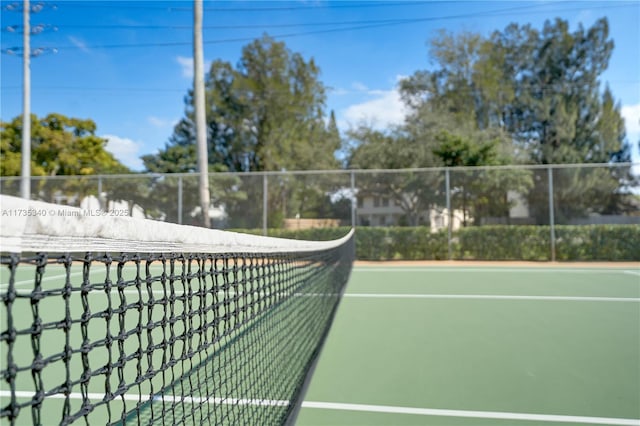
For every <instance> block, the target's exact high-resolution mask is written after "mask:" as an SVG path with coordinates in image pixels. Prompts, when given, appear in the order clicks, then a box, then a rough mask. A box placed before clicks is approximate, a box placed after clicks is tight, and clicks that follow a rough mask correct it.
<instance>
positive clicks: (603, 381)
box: [297, 266, 640, 426]
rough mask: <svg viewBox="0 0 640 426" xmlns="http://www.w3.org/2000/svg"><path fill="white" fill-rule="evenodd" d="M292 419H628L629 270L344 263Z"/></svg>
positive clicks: (638, 320)
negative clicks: (339, 288) (347, 274)
mask: <svg viewBox="0 0 640 426" xmlns="http://www.w3.org/2000/svg"><path fill="white" fill-rule="evenodd" d="M297 424H298V425H300V426H305V425H498V426H500V425H547V426H548V425H556V424H558V425H559V424H564V425H566V424H618V425H640V270H639V269H638V268H637V267H636V268H626V269H624V268H615V267H612V268H582V269H579V268H571V267H553V268H546V267H531V268H515V267H451V268H449V267H421V268H418V267H411V268H409V267H385V266H369V267H364V266H363V267H356V268H355V269H354V271H353V273H352V277H351V280H350V282H349V285H348V287H347V290H346V294H345V297H344V299H343V300H342V302H341V305H340V307H339V310H338V313H337V316H336V320H335V322H334V324H333V327H332V329H331V332H330V334H329V337H328V339H327V341H326V344H325V347H324V349H323V352H322V355H321V357H320V360H319V362H318V365H317V368H316V370H315V374H314V376H313V379H312V381H311V384H310V386H309V389H308V391H307V394H306V396H305V402H304V403H303V407H302V409H301V411H300V414H299V416H298V422H297Z"/></svg>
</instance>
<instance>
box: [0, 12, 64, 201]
mask: <svg viewBox="0 0 640 426" xmlns="http://www.w3.org/2000/svg"><path fill="white" fill-rule="evenodd" d="M45 7H50V8H52V9H56V8H57V7H56V6H54V5H45V4H44V3H37V4H35V5H31V4H30V1H29V0H23V1H22V28H20V25H9V26H6V27H3V28H2V31H3V32H8V33H15V32H19V31H20V30H22V47H21V48H20V47H11V48H7V49H2V53H6V54H9V55H16V56H17V55H18V53H19V52H20V51H22V149H21V156H22V159H21V172H20V196H21V197H22V198H25V199H30V198H31V57H32V56H33V57H36V56H39V55H42V54H43V53H46V52H53V53H56V52H57V50H56V49H54V48H48V47H37V48H35V49H31V34H32V33H33V34H40V33H41V32H43V31H45V30H46V29H53V30H54V31H57V30H58V29H57V28H56V27H53V26H50V25H46V24H38V25H36V26H34V27H33V28H32V27H31V23H30V15H31V12H35V13H37V12H40V11H41V10H42V9H43V8H45ZM2 9H3V10H6V11H10V12H14V11H15V12H17V11H19V10H20V3H18V2H15V3H11V4H8V5H5V6H3V7H2Z"/></svg>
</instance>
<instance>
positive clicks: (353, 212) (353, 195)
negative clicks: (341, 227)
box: [350, 170, 358, 228]
mask: <svg viewBox="0 0 640 426" xmlns="http://www.w3.org/2000/svg"><path fill="white" fill-rule="evenodd" d="M350 174H351V227H352V228H355V227H356V205H357V202H358V199H357V196H356V175H355V173H354V171H353V170H351V172H350Z"/></svg>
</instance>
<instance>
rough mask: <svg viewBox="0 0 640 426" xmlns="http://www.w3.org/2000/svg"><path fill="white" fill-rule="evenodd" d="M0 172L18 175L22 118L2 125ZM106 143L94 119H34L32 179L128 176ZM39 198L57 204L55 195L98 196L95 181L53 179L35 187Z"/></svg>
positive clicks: (49, 117) (54, 117)
mask: <svg viewBox="0 0 640 426" xmlns="http://www.w3.org/2000/svg"><path fill="white" fill-rule="evenodd" d="M0 126H1V128H0V153H1V155H0V173H1V174H2V176H19V175H20V162H21V149H22V117H21V116H19V117H16V118H14V119H13V120H12V121H10V122H1V123H0ZM106 144H107V140H106V139H103V138H100V137H98V136H96V124H95V123H94V122H93V121H92V120H83V119H79V118H69V117H66V116H64V115H62V114H49V115H47V116H46V117H43V118H38V117H37V116H36V115H32V116H31V174H32V176H49V177H53V176H63V175H64V176H66V175H73V176H91V175H96V174H113V173H128V172H129V169H128V168H127V167H125V166H124V165H123V164H121V163H120V162H119V161H118V160H116V159H115V157H114V156H113V155H112V154H111V153H109V152H108V151H107V150H106V149H105V147H106ZM36 190H37V191H38V197H42V198H44V199H47V200H49V201H54V199H53V196H54V195H55V194H56V193H63V194H64V195H67V196H73V195H77V194H79V193H82V194H86V195H88V194H91V193H93V194H94V195H97V186H96V185H95V182H90V180H89V178H81V177H78V178H75V179H73V180H70V179H65V180H64V181H62V183H59V184H57V182H56V181H55V180H53V179H46V180H44V179H43V180H41V181H39V182H38V183H37V185H36Z"/></svg>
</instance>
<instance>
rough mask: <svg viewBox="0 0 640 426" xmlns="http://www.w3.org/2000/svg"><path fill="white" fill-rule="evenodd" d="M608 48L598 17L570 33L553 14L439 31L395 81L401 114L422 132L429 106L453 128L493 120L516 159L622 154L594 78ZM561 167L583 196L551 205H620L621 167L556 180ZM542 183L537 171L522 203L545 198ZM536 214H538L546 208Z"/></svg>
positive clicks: (614, 118) (581, 159)
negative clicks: (496, 27) (537, 22)
mask: <svg viewBox="0 0 640 426" xmlns="http://www.w3.org/2000/svg"><path fill="white" fill-rule="evenodd" d="M613 47H614V45H613V41H612V40H611V39H610V38H609V28H608V23H607V20H606V19H600V20H598V21H597V22H596V23H595V24H594V25H593V26H592V27H591V28H588V29H584V28H583V27H582V26H580V27H578V29H577V30H575V31H573V32H570V31H569V25H568V23H567V22H566V21H563V20H560V19H556V20H553V21H547V22H546V23H545V25H544V27H543V28H542V30H540V31H539V30H536V29H533V28H532V27H531V26H530V25H524V26H519V25H517V24H511V25H509V26H508V27H507V28H506V29H505V30H504V31H496V32H494V33H493V34H492V35H491V36H490V37H487V38H485V37H482V36H480V35H477V34H472V33H460V34H452V33H447V32H441V33H440V34H439V35H438V36H437V37H435V38H434V39H433V40H432V41H431V49H430V58H431V59H432V60H433V61H434V63H435V67H434V68H433V69H431V70H429V71H417V72H416V73H414V74H413V75H412V76H411V77H410V78H408V79H406V80H405V81H403V82H402V83H401V87H400V88H401V93H402V96H403V99H404V100H405V102H406V103H407V105H409V106H410V107H411V108H412V113H411V116H410V119H409V120H408V121H413V123H414V129H415V130H417V131H418V133H421V134H428V132H429V130H430V129H432V128H433V127H437V126H424V125H422V124H421V121H424V120H425V118H426V119H429V117H430V115H431V116H433V114H446V115H448V116H449V117H450V118H449V120H450V121H453V122H455V128H456V129H463V130H464V132H467V133H469V132H474V131H487V130H495V129H500V130H501V131H503V132H504V134H506V135H508V138H509V139H510V145H511V146H512V149H511V151H512V158H513V159H514V160H515V161H518V160H521V161H522V160H523V161H524V162H527V163H534V164H561V163H570V164H572V163H607V162H614V163H615V162H626V161H629V159H630V155H629V152H630V149H629V143H628V141H627V140H626V139H625V134H624V126H623V125H622V124H623V122H622V117H621V114H620V109H619V106H617V104H616V102H615V99H614V97H613V94H612V93H611V91H610V90H609V89H608V88H605V89H604V90H601V87H600V83H599V77H600V76H601V74H602V72H603V71H604V70H605V69H606V68H607V65H608V61H609V58H610V56H611V52H612V50H613ZM421 128H423V129H424V128H426V131H424V130H420V129H421ZM449 129H453V127H449ZM469 134H470V133H469ZM430 137H431V138H432V137H433V136H432V135H431V136H430ZM472 139H473V138H472ZM621 170H622V171H621ZM565 175H566V174H560V175H558V178H557V181H556V182H555V183H556V186H558V187H564V188H567V196H568V194H572V195H574V196H575V195H581V196H579V197H577V198H578V199H579V200H581V201H580V202H579V203H578V204H575V202H569V199H566V200H564V199H562V198H559V199H558V205H561V206H570V209H571V210H572V212H573V214H579V213H578V212H582V213H580V214H586V213H587V212H590V211H599V212H607V211H610V212H613V211H621V209H622V205H623V204H624V203H625V202H624V200H625V199H627V198H628V197H627V196H626V195H624V192H625V189H624V188H625V187H628V186H630V185H629V182H631V181H632V180H633V177H632V175H631V174H630V171H629V170H628V168H627V169H626V170H625V169H624V168H623V169H621V168H616V169H615V171H614V170H613V169H612V170H611V171H610V173H608V176H600V178H601V179H596V180H595V181H594V182H593V185H595V186H594V187H593V188H590V189H588V188H586V187H584V186H582V187H580V186H577V187H574V186H571V185H572V182H575V183H578V182H579V181H578V180H575V179H569V178H567V179H566V180H563V179H564V177H562V176H565ZM546 185H547V182H546V180H545V179H536V180H535V186H534V188H533V191H531V194H535V195H530V196H529V204H530V206H544V205H545V204H544V203H541V199H538V198H540V197H544V196H545V195H544V194H546V193H547V191H546ZM598 186H599V188H598ZM612 187H617V188H618V189H617V190H611V188H612ZM593 191H595V193H598V194H600V195H603V194H605V193H606V194H608V195H607V196H604V197H599V198H598V199H597V200H596V201H594V200H593V199H590V197H588V196H587V194H588V193H594V192H593ZM557 196H558V197H561V194H557ZM531 197H533V198H531ZM572 200H574V201H576V198H575V197H574V198H572ZM594 202H595V203H596V204H598V206H595V207H594ZM536 208H538V207H534V209H536ZM542 209H544V207H542ZM534 214H535V215H536V216H537V217H539V218H540V220H543V219H542V218H543V217H544V216H545V214H544V213H543V212H542V211H540V212H534Z"/></svg>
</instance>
